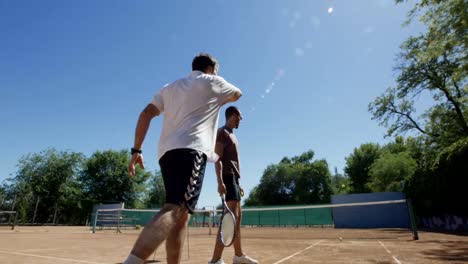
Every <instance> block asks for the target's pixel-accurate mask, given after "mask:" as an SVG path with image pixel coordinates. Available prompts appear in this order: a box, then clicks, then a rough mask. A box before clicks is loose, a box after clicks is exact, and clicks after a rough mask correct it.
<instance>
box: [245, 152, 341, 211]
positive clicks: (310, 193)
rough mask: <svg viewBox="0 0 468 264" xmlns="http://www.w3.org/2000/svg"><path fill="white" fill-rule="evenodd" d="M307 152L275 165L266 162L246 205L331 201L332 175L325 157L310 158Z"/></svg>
mask: <svg viewBox="0 0 468 264" xmlns="http://www.w3.org/2000/svg"><path fill="white" fill-rule="evenodd" d="M313 157H314V152H313V151H307V152H304V153H303V154H301V155H299V156H295V157H292V158H288V157H285V158H283V159H282V160H281V161H280V162H279V163H278V164H273V165H269V166H268V167H267V168H266V169H265V171H264V172H263V176H262V178H261V180H260V184H259V185H258V186H256V187H255V188H254V189H253V190H252V192H251V194H250V195H249V197H248V198H247V199H246V201H245V205H248V206H253V205H255V206H258V205H287V204H312V203H326V202H329V201H330V195H331V194H332V187H331V175H330V170H329V168H328V164H327V162H326V161H325V160H315V161H314V160H313Z"/></svg>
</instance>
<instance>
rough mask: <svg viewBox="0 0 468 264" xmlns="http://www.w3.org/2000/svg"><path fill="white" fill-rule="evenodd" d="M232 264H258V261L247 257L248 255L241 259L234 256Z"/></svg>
mask: <svg viewBox="0 0 468 264" xmlns="http://www.w3.org/2000/svg"><path fill="white" fill-rule="evenodd" d="M232 262H233V263H234V264H258V261H257V260H255V259H253V258H251V257H249V256H247V255H242V256H240V257H238V256H234V257H233V258H232Z"/></svg>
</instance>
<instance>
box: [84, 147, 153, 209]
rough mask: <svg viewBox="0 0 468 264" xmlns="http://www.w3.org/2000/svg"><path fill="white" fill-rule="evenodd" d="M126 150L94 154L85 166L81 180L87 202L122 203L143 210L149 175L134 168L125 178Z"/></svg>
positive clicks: (126, 168) (126, 169)
mask: <svg viewBox="0 0 468 264" xmlns="http://www.w3.org/2000/svg"><path fill="white" fill-rule="evenodd" d="M128 163H129V153H128V151H125V150H122V151H114V150H106V151H102V152H101V151H96V152H95V153H94V154H93V155H92V156H91V157H90V158H89V159H88V160H87V161H86V163H85V166H84V169H83V172H82V174H81V177H80V180H81V184H82V188H83V190H84V192H85V194H86V195H87V197H89V199H91V200H93V201H94V202H98V203H118V202H125V206H126V207H130V208H131V207H142V206H143V201H142V200H143V198H144V193H145V191H146V185H145V182H146V181H147V180H148V178H149V177H150V176H151V173H150V172H146V171H144V170H142V169H141V168H140V167H137V169H136V175H135V176H134V177H132V178H131V177H129V176H128Z"/></svg>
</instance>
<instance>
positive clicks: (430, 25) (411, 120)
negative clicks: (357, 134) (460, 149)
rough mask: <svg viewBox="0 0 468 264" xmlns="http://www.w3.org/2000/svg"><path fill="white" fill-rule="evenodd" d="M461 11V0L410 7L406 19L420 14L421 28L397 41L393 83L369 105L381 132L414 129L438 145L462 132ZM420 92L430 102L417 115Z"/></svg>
mask: <svg viewBox="0 0 468 264" xmlns="http://www.w3.org/2000/svg"><path fill="white" fill-rule="evenodd" d="M397 2H403V1H402V0H397ZM466 10H468V2H467V1H466V0H447V1H440V0H423V1H420V2H418V3H417V4H416V5H415V7H414V9H413V10H412V11H411V12H410V14H409V19H408V21H407V23H410V22H411V21H412V20H413V19H414V18H415V17H416V16H417V15H418V14H419V13H422V15H421V16H420V21H421V22H422V23H424V24H425V26H426V28H427V30H426V31H425V32H423V33H421V34H420V35H418V36H411V37H410V38H408V39H407V40H406V41H405V42H404V43H403V44H402V45H401V52H400V54H399V55H398V63H397V66H396V70H397V72H398V77H397V85H396V87H391V88H388V89H387V91H386V92H385V93H384V94H383V95H381V96H379V97H377V98H376V99H375V100H374V102H372V103H370V104H369V111H370V112H371V113H372V115H373V119H376V120H378V121H379V122H380V124H381V125H384V126H386V127H388V132H387V135H393V134H400V133H404V132H407V131H410V130H416V131H419V132H420V133H421V134H423V135H425V136H426V137H427V139H428V140H429V142H430V143H431V144H436V145H440V146H441V147H442V148H443V147H447V146H449V145H451V144H452V143H454V142H456V141H457V140H460V139H462V138H464V137H466V136H468V112H467V111H468V88H467V83H468V82H467V70H468V66H467V62H468V52H466V49H467V44H468V34H467V33H468V32H467V28H468V14H467V13H468V12H467V11H466ZM423 93H428V94H430V95H431V96H432V98H433V99H434V105H433V106H432V107H431V108H429V109H428V110H426V111H425V112H424V114H422V115H421V116H419V117H417V116H416V112H417V111H416V107H415V100H416V99H417V98H419V95H420V94H423Z"/></svg>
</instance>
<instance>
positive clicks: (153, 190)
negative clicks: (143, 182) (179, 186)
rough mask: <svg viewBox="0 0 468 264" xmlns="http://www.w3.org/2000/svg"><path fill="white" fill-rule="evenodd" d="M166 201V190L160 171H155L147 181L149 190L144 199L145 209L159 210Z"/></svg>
mask: <svg viewBox="0 0 468 264" xmlns="http://www.w3.org/2000/svg"><path fill="white" fill-rule="evenodd" d="M165 200H166V189H165V188H164V180H163V177H162V174H161V171H159V170H158V171H156V172H155V174H154V175H153V176H151V178H150V179H149V190H148V194H147V197H146V199H145V207H148V208H161V207H162V206H163V205H164V202H165Z"/></svg>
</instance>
